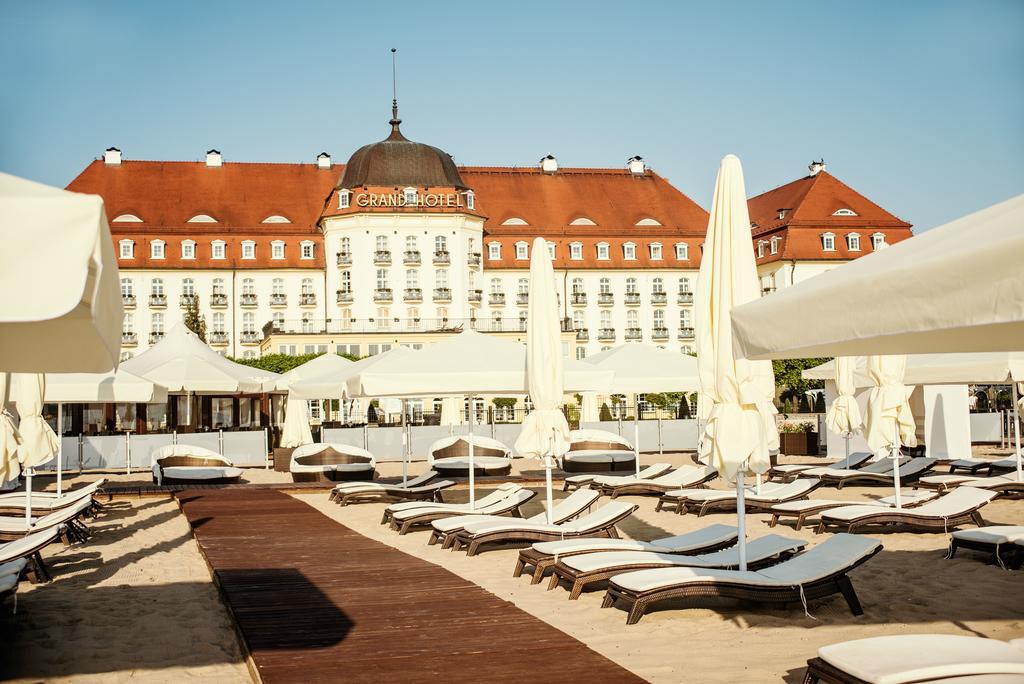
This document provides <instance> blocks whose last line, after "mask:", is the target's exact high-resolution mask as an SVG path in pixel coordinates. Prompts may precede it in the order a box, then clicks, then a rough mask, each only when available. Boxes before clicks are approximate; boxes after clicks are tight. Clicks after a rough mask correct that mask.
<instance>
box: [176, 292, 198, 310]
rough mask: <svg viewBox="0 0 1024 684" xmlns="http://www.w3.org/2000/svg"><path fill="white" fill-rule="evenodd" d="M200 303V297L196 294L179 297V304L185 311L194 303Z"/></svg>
mask: <svg viewBox="0 0 1024 684" xmlns="http://www.w3.org/2000/svg"><path fill="white" fill-rule="evenodd" d="M198 302H199V296H198V295H195V294H183V295H181V296H180V297H178V304H179V305H180V306H181V308H183V309H184V308H186V307H188V306H190V305H192V304H193V303H198Z"/></svg>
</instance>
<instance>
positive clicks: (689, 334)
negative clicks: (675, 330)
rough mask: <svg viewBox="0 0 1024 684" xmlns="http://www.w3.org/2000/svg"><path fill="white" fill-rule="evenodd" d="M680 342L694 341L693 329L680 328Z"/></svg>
mask: <svg viewBox="0 0 1024 684" xmlns="http://www.w3.org/2000/svg"><path fill="white" fill-rule="evenodd" d="M679 339H680V340H692V339H693V328H680V329H679Z"/></svg>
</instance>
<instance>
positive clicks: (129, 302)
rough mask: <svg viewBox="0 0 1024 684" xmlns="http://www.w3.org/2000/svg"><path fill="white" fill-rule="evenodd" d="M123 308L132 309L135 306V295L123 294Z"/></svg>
mask: <svg viewBox="0 0 1024 684" xmlns="http://www.w3.org/2000/svg"><path fill="white" fill-rule="evenodd" d="M121 306H126V307H129V308H132V307H134V306H135V295H133V294H123V295H121Z"/></svg>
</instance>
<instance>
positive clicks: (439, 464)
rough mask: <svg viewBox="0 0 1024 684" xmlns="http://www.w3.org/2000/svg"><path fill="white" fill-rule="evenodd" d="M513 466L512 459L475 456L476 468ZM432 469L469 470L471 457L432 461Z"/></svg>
mask: <svg viewBox="0 0 1024 684" xmlns="http://www.w3.org/2000/svg"><path fill="white" fill-rule="evenodd" d="M511 464H512V458H511V457H509V458H503V457H501V456H476V455H474V456H473V467H474V468H504V467H505V466H508V465H511ZM430 467H431V468H434V469H436V470H441V469H449V468H459V469H469V456H447V457H445V458H435V459H434V460H433V461H431V464H430Z"/></svg>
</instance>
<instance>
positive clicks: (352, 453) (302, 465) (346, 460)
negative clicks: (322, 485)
mask: <svg viewBox="0 0 1024 684" xmlns="http://www.w3.org/2000/svg"><path fill="white" fill-rule="evenodd" d="M375 467H376V460H375V459H374V458H373V454H371V453H370V452H369V451H367V450H366V449H360V448H359V447H356V446H352V445H350V444H337V443H334V442H322V443H316V444H303V445H302V446H300V447H297V448H296V449H295V450H294V451H292V458H291V461H290V462H289V464H288V470H289V471H290V472H291V474H292V482H339V481H346V480H359V481H367V480H372V479H373V475H374V468H375Z"/></svg>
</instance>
